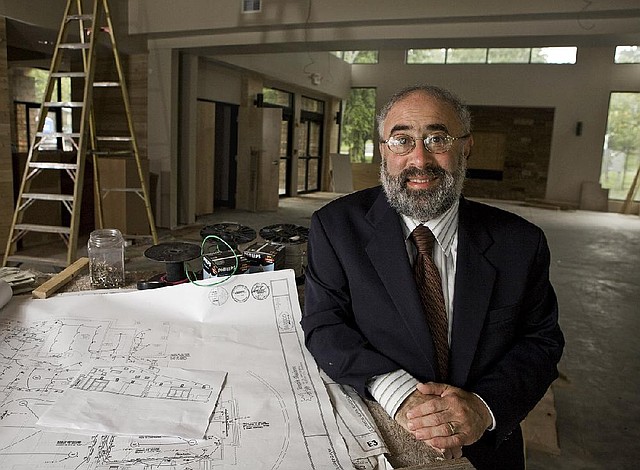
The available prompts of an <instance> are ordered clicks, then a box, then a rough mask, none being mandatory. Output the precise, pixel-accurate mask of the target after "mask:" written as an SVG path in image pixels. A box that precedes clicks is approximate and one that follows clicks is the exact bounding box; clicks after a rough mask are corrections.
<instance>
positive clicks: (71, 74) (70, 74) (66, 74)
mask: <svg viewBox="0 0 640 470" xmlns="http://www.w3.org/2000/svg"><path fill="white" fill-rule="evenodd" d="M86 75H87V74H86V73H84V72H53V73H52V74H51V76H52V77H54V78H60V77H62V78H84V77H85V76H86Z"/></svg>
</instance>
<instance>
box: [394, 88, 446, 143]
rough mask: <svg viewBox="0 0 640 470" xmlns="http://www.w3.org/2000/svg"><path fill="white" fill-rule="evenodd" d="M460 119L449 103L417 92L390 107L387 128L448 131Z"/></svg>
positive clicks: (395, 130)
mask: <svg viewBox="0 0 640 470" xmlns="http://www.w3.org/2000/svg"><path fill="white" fill-rule="evenodd" d="M458 120H459V119H458V117H457V115H456V113H455V110H454V109H453V107H452V106H451V105H450V104H449V103H447V102H444V101H441V100H439V99H437V98H434V97H432V96H430V95H427V94H425V93H418V92H416V93H412V94H410V95H408V96H406V97H404V98H403V99H401V100H399V101H398V102H397V103H395V104H394V105H393V106H392V107H391V108H390V109H389V112H388V113H387V116H386V119H385V128H386V129H388V132H391V133H393V132H397V131H402V130H415V131H420V132H429V131H436V130H441V131H445V132H448V131H449V128H450V127H451V126H455V123H457V122H458Z"/></svg>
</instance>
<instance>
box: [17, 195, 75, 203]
mask: <svg viewBox="0 0 640 470" xmlns="http://www.w3.org/2000/svg"><path fill="white" fill-rule="evenodd" d="M22 198H23V199H38V200H40V201H73V194H51V193H23V194H22Z"/></svg>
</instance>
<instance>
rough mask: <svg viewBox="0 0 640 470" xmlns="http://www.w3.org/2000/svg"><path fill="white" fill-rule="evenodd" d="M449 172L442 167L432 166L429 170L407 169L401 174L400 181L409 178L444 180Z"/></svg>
mask: <svg viewBox="0 0 640 470" xmlns="http://www.w3.org/2000/svg"><path fill="white" fill-rule="evenodd" d="M446 175H447V172H446V170H445V169H444V168H442V167H440V166H430V167H427V168H415V167H412V168H405V169H404V170H402V171H401V172H400V180H401V181H406V180H407V179H408V178H416V177H421V176H423V177H426V178H444V177H445V176H446Z"/></svg>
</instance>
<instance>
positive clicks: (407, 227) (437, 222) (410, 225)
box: [400, 199, 460, 254]
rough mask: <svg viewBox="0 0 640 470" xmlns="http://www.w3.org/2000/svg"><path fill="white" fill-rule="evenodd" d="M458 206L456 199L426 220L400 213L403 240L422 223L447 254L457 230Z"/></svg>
mask: <svg viewBox="0 0 640 470" xmlns="http://www.w3.org/2000/svg"><path fill="white" fill-rule="evenodd" d="M459 207H460V201H459V200H458V199H456V202H454V203H453V204H452V205H451V207H450V208H449V209H447V210H446V211H445V213H444V214H442V215H441V216H439V217H436V218H435V219H431V220H427V221H426V222H422V223H421V222H420V221H419V220H416V219H414V218H412V217H409V216H406V215H404V214H401V215H400V217H401V219H402V222H403V223H402V225H403V227H402V229H403V231H404V237H405V240H406V239H407V238H409V236H410V235H411V232H413V229H415V228H416V227H417V226H418V225H420V224H422V225H424V226H425V227H427V228H428V229H429V230H431V233H433V236H434V237H435V239H436V241H437V242H438V245H440V249H441V250H442V251H443V252H444V253H445V254H449V252H450V250H451V244H452V243H453V240H454V235H455V234H456V233H457V231H458V209H459Z"/></svg>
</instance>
